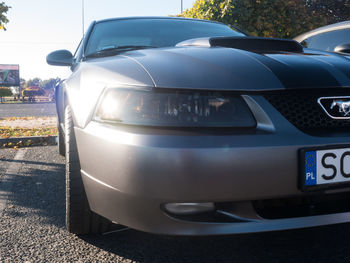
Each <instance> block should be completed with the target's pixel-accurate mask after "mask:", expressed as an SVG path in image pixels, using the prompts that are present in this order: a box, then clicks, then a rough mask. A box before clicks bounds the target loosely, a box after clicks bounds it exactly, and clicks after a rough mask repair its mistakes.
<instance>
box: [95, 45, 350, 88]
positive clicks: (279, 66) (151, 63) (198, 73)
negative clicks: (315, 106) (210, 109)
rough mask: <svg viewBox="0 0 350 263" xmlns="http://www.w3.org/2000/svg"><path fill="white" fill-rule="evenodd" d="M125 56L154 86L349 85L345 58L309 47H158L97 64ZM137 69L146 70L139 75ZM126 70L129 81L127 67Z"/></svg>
mask: <svg viewBox="0 0 350 263" xmlns="http://www.w3.org/2000/svg"><path fill="white" fill-rule="evenodd" d="M121 56H122V57H123V58H124V59H120V57H121ZM125 58H127V60H128V59H129V61H130V62H131V61H132V62H134V63H133V64H134V66H136V65H137V67H138V68H137V69H135V71H137V72H138V73H137V74H135V76H134V77H136V78H138V76H141V75H142V78H143V82H144V83H146V81H145V75H146V74H148V76H149V77H150V80H151V81H152V83H153V85H154V86H155V87H157V88H172V89H205V90H246V91H261V90H282V89H299V88H330V87H350V60H349V59H348V58H346V57H344V56H341V55H338V54H334V53H327V52H321V51H315V50H308V49H305V50H304V52H300V53H292V52H275V53H272V54H261V53H256V52H252V51H245V50H241V49H234V48H226V47H198V46H196V47H191V46H189V47H172V48H156V49H145V50H138V51H131V52H126V53H123V54H122V55H118V56H114V57H108V58H103V59H102V60H100V59H98V61H99V62H98V64H99V67H101V66H102V65H104V66H103V67H106V69H107V68H108V70H109V71H113V70H115V69H117V68H121V67H122V65H119V64H120V63H121V62H123V61H124V62H125ZM95 61H97V60H95ZM103 61H104V62H103ZM141 69H142V70H143V71H144V73H145V74H141V75H140V70H141ZM118 74H119V75H120V72H118ZM127 74H128V75H129V76H128V77H129V79H132V76H131V75H132V74H130V68H129V70H128V73H127ZM133 82H135V80H134V81H131V82H130V84H131V85H132V84H133ZM136 82H138V83H139V82H140V81H139V80H137V81H136ZM149 84H150V83H146V85H149Z"/></svg>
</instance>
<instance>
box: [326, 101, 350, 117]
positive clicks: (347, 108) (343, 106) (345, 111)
mask: <svg viewBox="0 0 350 263" xmlns="http://www.w3.org/2000/svg"><path fill="white" fill-rule="evenodd" d="M334 107H338V111H339V113H340V114H341V115H343V117H347V116H350V100H348V101H343V100H334V101H333V102H332V104H331V110H332V109H333V108H334Z"/></svg>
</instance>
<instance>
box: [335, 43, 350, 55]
mask: <svg viewBox="0 0 350 263" xmlns="http://www.w3.org/2000/svg"><path fill="white" fill-rule="evenodd" d="M334 51H335V52H341V53H350V43H348V44H341V45H338V46H336V47H335V48H334Z"/></svg>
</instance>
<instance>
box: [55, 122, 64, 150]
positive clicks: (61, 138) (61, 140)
mask: <svg viewBox="0 0 350 263" xmlns="http://www.w3.org/2000/svg"><path fill="white" fill-rule="evenodd" d="M57 131H58V136H57V138H58V142H57V143H58V153H59V154H60V155H62V156H66V145H65V142H64V135H63V131H62V128H61V125H60V122H59V121H58V123H57Z"/></svg>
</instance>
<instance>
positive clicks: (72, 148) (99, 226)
mask: <svg viewBox="0 0 350 263" xmlns="http://www.w3.org/2000/svg"><path fill="white" fill-rule="evenodd" d="M65 155H66V228H67V230H68V231H69V232H70V233H73V234H90V233H101V232H106V231H109V230H110V226H111V225H112V223H111V222H110V221H108V220H107V219H105V218H103V217H101V216H99V215H97V214H95V213H94V212H92V211H91V210H90V207H89V203H88V200H87V197H86V193H85V189H84V184H83V180H82V177H81V173H80V162H79V155H78V149H77V143H76V139H75V133H74V124H73V118H72V112H71V108H70V107H69V106H67V107H66V109H65Z"/></svg>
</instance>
